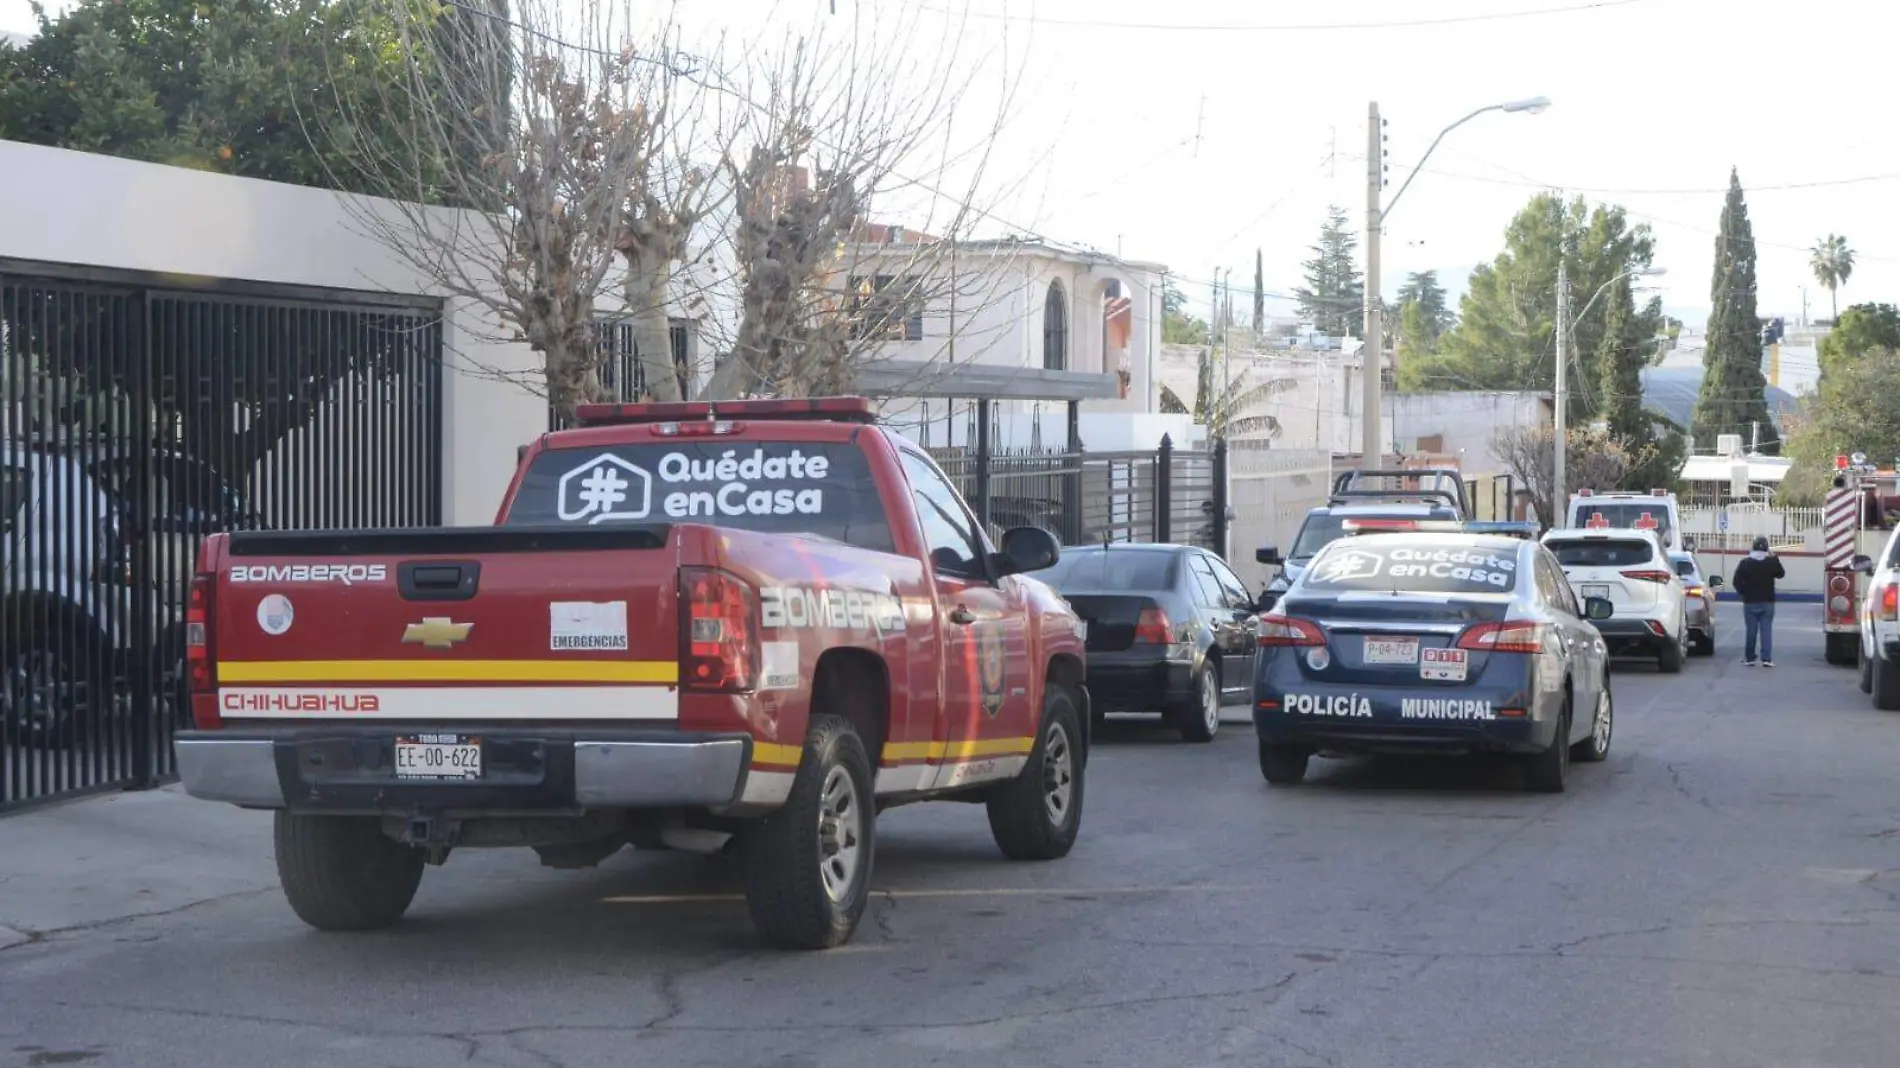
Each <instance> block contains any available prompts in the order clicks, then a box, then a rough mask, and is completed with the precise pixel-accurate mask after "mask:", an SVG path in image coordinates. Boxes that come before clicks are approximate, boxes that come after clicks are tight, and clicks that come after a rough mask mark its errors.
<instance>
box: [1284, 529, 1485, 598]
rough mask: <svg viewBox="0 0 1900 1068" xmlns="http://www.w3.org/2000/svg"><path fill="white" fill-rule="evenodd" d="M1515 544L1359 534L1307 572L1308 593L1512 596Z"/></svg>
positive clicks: (1338, 545) (1304, 580) (1328, 552)
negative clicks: (1510, 594) (1483, 594)
mask: <svg viewBox="0 0 1900 1068" xmlns="http://www.w3.org/2000/svg"><path fill="white" fill-rule="evenodd" d="M1517 551H1518V550H1517V544H1516V543H1512V544H1510V545H1494V544H1491V543H1490V540H1489V539H1485V540H1483V541H1480V540H1478V539H1474V538H1468V537H1467V538H1458V537H1442V538H1441V537H1433V536H1428V535H1416V534H1400V535H1391V534H1387V535H1378V534H1374V535H1362V536H1359V537H1354V538H1352V539H1350V540H1344V541H1340V542H1337V543H1335V544H1333V545H1331V546H1329V547H1327V550H1326V552H1325V553H1323V554H1321V555H1320V556H1319V557H1318V558H1317V559H1315V560H1314V561H1313V564H1312V566H1311V567H1309V568H1307V569H1306V574H1305V575H1303V576H1302V577H1301V579H1300V581H1301V582H1302V583H1303V584H1304V585H1305V587H1306V589H1307V591H1308V592H1310V593H1313V594H1319V595H1332V594H1339V593H1359V592H1379V593H1439V594H1481V593H1510V592H1511V591H1512V590H1515V589H1516V588H1517Z"/></svg>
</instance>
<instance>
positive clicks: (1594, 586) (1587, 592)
mask: <svg viewBox="0 0 1900 1068" xmlns="http://www.w3.org/2000/svg"><path fill="white" fill-rule="evenodd" d="M1583 595H1584V596H1585V597H1601V598H1602V599H1604V600H1606V601H1607V600H1609V599H1610V587H1608V586H1606V585H1604V584H1602V583H1595V582H1586V583H1584V584H1583Z"/></svg>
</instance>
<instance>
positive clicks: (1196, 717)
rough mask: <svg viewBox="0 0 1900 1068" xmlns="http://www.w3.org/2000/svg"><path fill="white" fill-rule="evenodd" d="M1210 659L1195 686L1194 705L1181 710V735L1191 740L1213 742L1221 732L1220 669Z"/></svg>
mask: <svg viewBox="0 0 1900 1068" xmlns="http://www.w3.org/2000/svg"><path fill="white" fill-rule="evenodd" d="M1209 660H1210V662H1209V664H1208V665H1207V667H1206V668H1205V669H1203V670H1202V671H1201V681H1200V685H1198V686H1196V687H1195V697H1196V700H1195V703H1194V705H1193V706H1192V707H1190V708H1183V709H1182V710H1181V712H1180V715H1181V721H1180V722H1181V737H1182V738H1184V739H1186V740H1187V741H1190V742H1211V741H1213V740H1214V735H1216V734H1218V733H1220V669H1219V668H1217V667H1215V666H1214V665H1213V663H1212V662H1211V661H1212V658H1211V657H1210V658H1209Z"/></svg>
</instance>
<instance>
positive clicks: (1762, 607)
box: [1734, 538, 1788, 667]
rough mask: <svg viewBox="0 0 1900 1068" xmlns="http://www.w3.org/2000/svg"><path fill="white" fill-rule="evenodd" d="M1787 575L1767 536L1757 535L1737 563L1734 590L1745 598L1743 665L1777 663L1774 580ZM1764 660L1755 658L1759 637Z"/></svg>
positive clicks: (1743, 612)
mask: <svg viewBox="0 0 1900 1068" xmlns="http://www.w3.org/2000/svg"><path fill="white" fill-rule="evenodd" d="M1787 577H1788V572H1787V570H1786V569H1785V568H1783V567H1782V566H1781V558H1780V557H1779V556H1776V555H1775V554H1774V553H1771V552H1769V551H1768V539H1767V538H1756V539H1755V545H1754V547H1753V549H1752V550H1751V551H1750V552H1749V554H1748V557H1747V559H1744V560H1743V561H1742V562H1741V563H1739V564H1736V565H1735V582H1734V589H1735V594H1736V596H1738V597H1740V598H1741V599H1742V627H1743V630H1744V632H1745V634H1746V637H1744V638H1743V639H1742V666H1743V667H1754V666H1755V665H1756V663H1760V664H1761V666H1762V667H1774V666H1775V580H1776V579H1783V578H1787ZM1758 638H1759V639H1760V643H1761V660H1760V661H1757V660H1756V659H1755V644H1756V640H1757V639H1758Z"/></svg>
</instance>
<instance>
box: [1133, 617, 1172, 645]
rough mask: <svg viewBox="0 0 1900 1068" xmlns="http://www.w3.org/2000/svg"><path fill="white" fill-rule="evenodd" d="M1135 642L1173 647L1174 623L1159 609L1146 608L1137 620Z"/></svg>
mask: <svg viewBox="0 0 1900 1068" xmlns="http://www.w3.org/2000/svg"><path fill="white" fill-rule="evenodd" d="M1135 640H1136V641H1138V642H1143V643H1146V644H1148V645H1172V644H1173V643H1174V621H1173V620H1171V619H1169V618H1168V613H1166V612H1164V611H1162V610H1161V609H1159V608H1144V609H1142V610H1141V618H1139V619H1137V620H1135Z"/></svg>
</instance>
